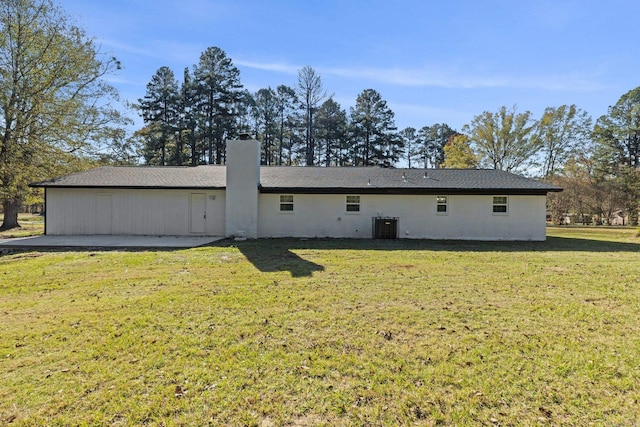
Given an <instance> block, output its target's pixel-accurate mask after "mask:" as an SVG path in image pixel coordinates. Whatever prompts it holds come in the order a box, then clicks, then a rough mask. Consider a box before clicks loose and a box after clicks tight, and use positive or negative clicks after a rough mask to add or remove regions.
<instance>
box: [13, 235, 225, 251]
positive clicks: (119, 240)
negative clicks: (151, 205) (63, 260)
mask: <svg viewBox="0 0 640 427" xmlns="http://www.w3.org/2000/svg"><path fill="white" fill-rule="evenodd" d="M222 239H224V237H211V236H207V237H201V236H48V235H47V236H45V235H43V236H31V237H20V238H14V239H6V240H0V249H5V248H6V249H24V248H29V249H33V248H42V249H46V248H195V247H198V246H202V245H207V244H209V243H213V242H217V241H219V240H222Z"/></svg>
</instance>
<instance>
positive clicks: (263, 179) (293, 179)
mask: <svg viewBox="0 0 640 427" xmlns="http://www.w3.org/2000/svg"><path fill="white" fill-rule="evenodd" d="M260 184H261V191H262V192H292V193H304V192H309V193H345V192H355V190H357V191H358V192H362V193H406V194H420V193H423V194H426V193H434V192H445V191H446V192H450V193H454V192H458V193H466V192H468V193H476V192H491V193H497V192H502V193H522V194H544V193H546V192H549V191H560V190H561V189H560V188H558V187H554V186H552V185H549V184H546V183H543V182H540V181H536V180H533V179H530V178H525V177H522V176H520V175H515V174H512V173H509V172H504V171H499V170H487V169H484V170H482V169H428V170H423V169H393V168H380V167H340V168H336V167H333V168H325V167H269V166H263V167H262V168H261V170H260ZM225 185H226V167H225V166H197V167H166V166H165V167H131V166H129V167H127V166H106V167H100V168H96V169H92V170H89V171H86V172H81V173H77V174H73V175H68V176H65V177H62V178H58V179H52V180H49V181H43V182H39V183H36V184H33V186H35V187H78V188H118V187H120V188H176V189H203V188H225Z"/></svg>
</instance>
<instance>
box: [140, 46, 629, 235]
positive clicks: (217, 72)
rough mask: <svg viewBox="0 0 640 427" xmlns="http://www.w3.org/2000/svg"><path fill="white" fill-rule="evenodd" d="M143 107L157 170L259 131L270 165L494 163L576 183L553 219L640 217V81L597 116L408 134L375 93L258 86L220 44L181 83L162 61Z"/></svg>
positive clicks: (488, 115)
mask: <svg viewBox="0 0 640 427" xmlns="http://www.w3.org/2000/svg"><path fill="white" fill-rule="evenodd" d="M138 108H139V109H140V112H141V115H142V117H143V118H144V121H145V126H144V128H142V129H141V130H139V131H138V132H136V137H137V138H138V140H137V143H138V144H140V146H141V147H143V148H142V153H143V157H144V160H145V162H146V163H147V164H151V165H185V164H189V165H198V164H207V163H208V164H212V163H217V164H220V163H224V144H225V140H226V139H232V138H235V137H237V135H238V134H240V133H250V134H252V135H253V136H255V137H256V138H257V139H258V140H259V141H260V142H261V147H262V148H261V153H262V154H261V162H262V164H265V165H301V166H372V165H380V166H385V167H395V166H397V165H398V164H399V163H400V162H403V164H405V165H407V166H408V167H409V168H414V167H420V168H440V167H447V168H488V169H501V170H506V171H511V172H515V173H522V174H527V175H531V176H535V177H538V178H541V179H544V180H547V181H549V182H551V183H555V184H558V185H560V186H562V187H564V188H565V191H564V192H563V193H560V194H554V195H551V196H550V207H551V212H552V219H553V221H554V222H557V223H560V222H563V221H565V220H566V218H567V215H566V214H567V213H569V212H573V213H578V217H579V218H582V219H584V220H589V221H598V222H605V223H606V222H607V221H608V220H609V218H611V216H612V214H613V213H614V212H615V211H616V210H622V211H623V212H624V213H625V215H627V216H628V217H629V220H630V222H631V223H632V224H637V221H638V219H637V217H638V215H637V211H638V208H639V207H640V206H638V199H639V197H640V188H638V187H639V184H638V182H639V181H640V179H639V173H640V163H639V162H640V160H639V159H640V151H639V150H640V145H639V141H640V134H639V132H640V131H639V129H640V88H637V89H634V90H631V91H629V92H628V93H627V94H625V95H623V96H622V97H621V98H620V100H619V101H618V103H617V104H616V105H615V106H612V107H610V108H609V111H608V114H606V115H604V116H602V117H600V118H598V119H597V120H596V121H595V123H594V122H593V119H592V118H591V116H590V115H589V114H588V113H587V112H586V111H584V110H581V109H580V108H578V107H577V106H575V105H561V106H559V107H548V108H546V109H545V111H544V112H543V114H542V117H540V118H535V117H534V116H533V115H532V113H531V112H529V111H524V112H520V111H518V108H517V106H513V107H506V106H502V107H500V108H499V109H498V110H497V111H495V112H489V111H485V112H482V113H481V114H479V115H477V116H475V117H473V119H472V120H471V122H470V123H469V124H467V125H465V126H464V127H463V128H462V129H461V130H459V131H458V130H456V129H453V128H452V127H450V126H449V125H448V124H446V123H436V124H433V125H430V126H422V127H419V128H414V127H406V128H404V129H401V130H398V129H397V127H396V125H395V115H394V112H393V111H392V110H391V108H389V106H388V105H387V102H386V101H385V100H384V99H383V98H382V96H381V94H380V93H378V92H377V91H376V90H374V89H365V90H363V91H362V92H361V93H360V94H359V95H358V96H357V98H356V100H355V105H354V106H353V107H351V108H349V111H348V112H347V111H346V110H345V109H343V108H342V107H341V106H340V104H338V103H337V102H336V101H335V99H334V97H333V96H330V95H328V94H327V91H326V90H325V88H324V86H323V83H322V78H321V76H320V75H319V74H318V73H317V72H316V71H315V70H314V69H313V68H311V67H308V66H307V67H303V68H302V69H300V70H299V72H298V81H297V85H296V86H295V87H290V86H287V85H280V86H278V87H277V88H275V89H273V88H271V87H267V88H263V89H260V90H258V91H256V92H255V93H251V92H249V91H247V90H244V89H243V88H242V85H241V83H240V80H239V71H238V69H237V68H236V67H235V66H234V65H233V63H232V61H231V60H230V59H229V58H228V57H227V56H226V54H225V53H224V52H223V51H222V50H221V49H220V48H217V47H212V48H208V49H207V50H205V52H203V53H202V55H201V56H200V61H199V63H198V64H196V65H195V66H194V67H193V70H192V71H191V70H189V69H188V68H186V69H185V70H184V74H183V79H182V81H181V82H178V81H177V79H176V78H175V76H174V73H173V72H172V70H170V69H169V68H168V67H161V68H160V69H159V70H158V71H157V72H156V74H155V75H154V76H153V77H152V79H151V81H150V82H149V84H148V85H147V90H146V94H145V96H144V97H143V98H141V99H140V100H139V103H138Z"/></svg>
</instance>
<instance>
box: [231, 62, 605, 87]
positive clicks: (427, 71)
mask: <svg viewBox="0 0 640 427" xmlns="http://www.w3.org/2000/svg"><path fill="white" fill-rule="evenodd" d="M235 63H236V65H239V66H243V67H247V68H253V69H257V70H263V71H272V72H279V73H283V74H287V75H295V74H297V72H298V70H299V69H301V68H302V66H299V65H292V64H287V63H283V62H274V63H272V62H255V61H244V60H240V61H235ZM314 68H316V70H317V71H318V72H319V73H320V74H322V75H327V76H335V77H342V78H349V79H359V80H368V81H371V82H377V83H383V84H391V85H397V86H407V87H440V88H446V89H483V88H513V89H534V90H550V91H580V92H587V91H597V90H601V89H605V87H604V85H602V84H600V83H598V82H596V81H595V80H593V79H590V78H589V77H588V76H576V75H565V76H562V75H539V76H527V75H523V76H510V75H507V74H496V75H489V74H487V73H486V72H484V73H481V72H474V71H473V70H466V71H464V72H463V71H460V70H459V69H454V68H450V69H443V68H442V67H423V68H397V67H396V68H370V67H369V68H368V67H358V68H349V67H341V68H332V67H326V68H325V67H314Z"/></svg>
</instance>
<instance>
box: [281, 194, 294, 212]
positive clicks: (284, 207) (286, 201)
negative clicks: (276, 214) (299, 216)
mask: <svg viewBox="0 0 640 427" xmlns="http://www.w3.org/2000/svg"><path fill="white" fill-rule="evenodd" d="M280 212H293V195H292V194H283V195H281V196H280Z"/></svg>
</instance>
